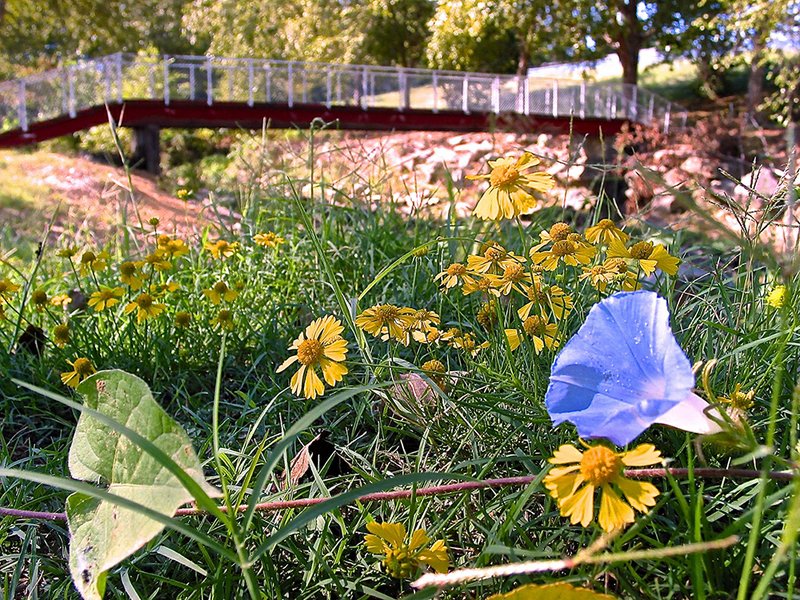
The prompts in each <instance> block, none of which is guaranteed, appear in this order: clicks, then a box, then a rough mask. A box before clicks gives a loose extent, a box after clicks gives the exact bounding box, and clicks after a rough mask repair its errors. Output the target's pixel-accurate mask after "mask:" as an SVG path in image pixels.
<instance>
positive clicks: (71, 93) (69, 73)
mask: <svg viewBox="0 0 800 600" xmlns="http://www.w3.org/2000/svg"><path fill="white" fill-rule="evenodd" d="M67 81H68V82H69V100H68V102H69V116H70V118H72V119H74V118H75V114H76V110H75V70H74V69H73V68H72V67H67Z"/></svg>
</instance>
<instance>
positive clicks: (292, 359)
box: [275, 355, 297, 373]
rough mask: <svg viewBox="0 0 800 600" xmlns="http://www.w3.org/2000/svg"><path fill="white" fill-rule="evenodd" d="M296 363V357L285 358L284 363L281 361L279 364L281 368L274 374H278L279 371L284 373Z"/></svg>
mask: <svg viewBox="0 0 800 600" xmlns="http://www.w3.org/2000/svg"><path fill="white" fill-rule="evenodd" d="M296 362H297V355H294V356H290V357H289V358H287V359H286V360H285V361H283V362H282V363H281V366H280V367H278V370H277V371H275V372H276V373H280V372H281V371H285V370H286V369H288V368H289V367H290V366H291V365H293V364H294V363H296Z"/></svg>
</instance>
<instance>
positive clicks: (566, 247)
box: [550, 240, 575, 256]
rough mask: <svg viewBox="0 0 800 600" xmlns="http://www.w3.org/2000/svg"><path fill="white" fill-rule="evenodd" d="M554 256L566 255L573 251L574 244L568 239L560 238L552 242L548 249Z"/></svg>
mask: <svg viewBox="0 0 800 600" xmlns="http://www.w3.org/2000/svg"><path fill="white" fill-rule="evenodd" d="M550 251H551V252H552V253H553V254H554V255H555V256H568V255H569V254H574V253H575V244H573V243H572V242H570V241H569V240H561V241H558V242H556V243H555V244H553V248H552V249H551V250H550Z"/></svg>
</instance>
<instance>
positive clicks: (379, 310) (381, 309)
mask: <svg viewBox="0 0 800 600" xmlns="http://www.w3.org/2000/svg"><path fill="white" fill-rule="evenodd" d="M398 314H400V311H399V310H398V308H397V307H396V306H392V305H391V304H382V305H381V306H376V307H375V318H376V319H377V320H379V321H381V322H382V323H387V322H389V321H394V320H395V319H396V318H397V315H398Z"/></svg>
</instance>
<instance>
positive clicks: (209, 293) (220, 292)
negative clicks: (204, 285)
mask: <svg viewBox="0 0 800 600" xmlns="http://www.w3.org/2000/svg"><path fill="white" fill-rule="evenodd" d="M203 294H204V295H205V296H206V298H208V299H209V300H211V303H212V304H219V303H220V302H222V301H223V300H224V301H225V302H233V301H234V300H236V297H237V296H238V295H239V292H237V291H236V290H232V289H230V288H229V287H228V284H227V283H225V282H224V281H218V282H217V283H215V284H214V285H213V286H211V287H210V288H209V289H207V290H203Z"/></svg>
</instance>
